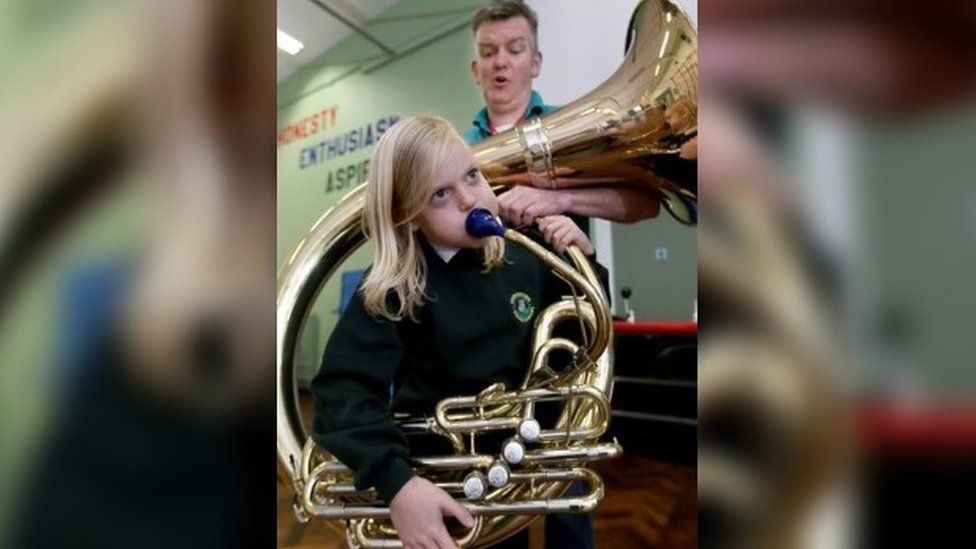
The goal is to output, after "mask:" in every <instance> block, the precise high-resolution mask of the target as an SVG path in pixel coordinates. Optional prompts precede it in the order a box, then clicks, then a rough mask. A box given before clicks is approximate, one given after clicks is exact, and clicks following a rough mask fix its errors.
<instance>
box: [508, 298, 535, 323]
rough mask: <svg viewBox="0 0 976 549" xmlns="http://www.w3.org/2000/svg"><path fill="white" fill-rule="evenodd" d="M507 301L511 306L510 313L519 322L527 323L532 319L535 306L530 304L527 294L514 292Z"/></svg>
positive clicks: (530, 300)
mask: <svg viewBox="0 0 976 549" xmlns="http://www.w3.org/2000/svg"><path fill="white" fill-rule="evenodd" d="M508 301H509V303H511V304H512V313H513V314H515V318H517V319H518V321H519V322H528V321H529V319H530V318H532V313H534V312H535V305H533V304H532V298H531V297H529V295H528V294H525V293H522V292H515V293H514V294H512V297H511V298H510V299H509V300H508Z"/></svg>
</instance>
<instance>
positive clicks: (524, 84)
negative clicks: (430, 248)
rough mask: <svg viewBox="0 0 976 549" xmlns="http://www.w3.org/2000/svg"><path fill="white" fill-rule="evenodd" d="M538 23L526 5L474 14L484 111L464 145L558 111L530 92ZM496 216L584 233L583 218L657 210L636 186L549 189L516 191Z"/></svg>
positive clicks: (537, 64)
mask: <svg viewBox="0 0 976 549" xmlns="http://www.w3.org/2000/svg"><path fill="white" fill-rule="evenodd" d="M538 26H539V24H538V19H537V18H536V15H535V12H534V11H532V9H531V8H530V7H528V6H526V5H525V4H524V3H522V2H519V1H513V0H502V1H495V2H491V3H489V4H488V5H486V6H485V7H483V8H481V9H480V10H479V11H478V13H477V14H475V17H474V22H473V24H472V29H473V30H474V35H475V59H474V60H472V61H471V74H472V76H474V80H475V82H476V83H477V84H478V86H479V87H480V88H481V90H482V94H483V96H484V98H485V108H483V109H481V110H480V111H479V112H478V113H477V114H476V115H475V118H474V120H473V121H472V123H473V127H472V128H470V129H469V130H468V131H467V132H465V139H467V141H468V143H472V144H473V143H477V142H478V141H481V140H482V139H485V138H486V137H489V136H491V135H494V134H495V133H498V132H501V131H505V130H507V129H509V128H511V127H513V126H515V125H516V124H519V123H520V122H522V121H523V120H526V119H528V118H531V117H533V116H541V115H543V114H546V113H548V112H550V111H553V110H555V109H556V107H553V106H550V105H546V104H545V103H544V102H543V101H542V96H540V95H539V94H538V92H535V91H533V90H532V79H533V78H535V77H537V76H539V70H540V68H541V67H542V53H541V52H540V51H539V49H538ZM499 206H500V212H499V213H500V214H501V216H502V218H503V219H504V220H505V221H506V222H507V223H508V224H510V225H514V226H516V227H522V226H526V225H529V224H531V223H532V222H533V220H534V219H535V218H537V217H541V216H545V215H555V214H569V215H570V216H571V217H573V218H574V219H575V220H576V222H577V223H579V224H580V226H581V227H583V229H584V230H586V229H587V228H588V225H589V223H588V221H587V220H586V219H585V217H581V216H587V217H599V218H602V219H608V220H610V221H619V222H623V223H633V222H635V221H639V220H641V219H649V218H652V217H655V216H656V215H657V214H658V211H659V210H660V202H659V199H658V197H657V195H656V194H655V193H654V192H653V191H651V190H648V189H641V188H637V187H622V188H617V187H588V188H578V189H564V190H549V189H537V188H533V187H516V188H513V189H512V190H510V191H508V192H506V193H504V194H502V195H501V196H500V197H499Z"/></svg>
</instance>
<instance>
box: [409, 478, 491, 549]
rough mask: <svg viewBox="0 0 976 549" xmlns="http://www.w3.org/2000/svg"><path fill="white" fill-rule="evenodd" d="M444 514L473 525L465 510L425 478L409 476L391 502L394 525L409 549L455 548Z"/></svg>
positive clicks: (469, 515) (470, 525)
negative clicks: (410, 477) (445, 524)
mask: <svg viewBox="0 0 976 549" xmlns="http://www.w3.org/2000/svg"><path fill="white" fill-rule="evenodd" d="M444 515H452V516H454V518H456V519H458V521H460V522H461V524H463V525H464V526H465V527H467V528H471V527H472V526H474V517H472V516H471V513H469V512H468V510H467V509H465V508H464V507H462V506H461V504H460V503H458V502H457V501H455V500H454V498H452V497H451V496H449V495H447V492H445V491H444V490H441V489H440V488H438V487H437V486H434V484H433V483H431V482H430V481H429V480H427V479H425V478H421V477H413V478H412V479H410V480H409V481H408V482H407V483H406V484H404V485H403V488H400V491H399V492H397V494H396V496H394V497H393V501H391V502H390V518H391V519H392V520H393V526H395V527H396V530H397V535H398V536H399V537H400V541H402V542H403V546H404V547H405V548H408V549H413V548H421V547H423V548H438V549H448V548H456V547H457V545H455V543H454V540H453V539H451V536H450V534H448V533H447V527H445V526H444V518H443V517H444Z"/></svg>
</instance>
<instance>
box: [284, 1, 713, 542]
mask: <svg viewBox="0 0 976 549" xmlns="http://www.w3.org/2000/svg"><path fill="white" fill-rule="evenodd" d="M627 42H628V48H627V53H626V58H625V61H624V63H623V64H622V65H621V67H620V68H619V69H618V70H617V71H616V73H615V74H614V75H613V76H612V77H611V78H610V79H609V80H608V81H607V82H605V83H604V84H602V85H601V86H599V87H598V88H597V89H595V90H594V91H593V92H590V93H589V94H587V95H585V96H584V97H582V98H581V99H579V100H577V101H574V102H573V103H572V104H570V105H567V106H565V107H563V108H561V109H559V110H557V111H556V112H553V113H551V114H549V115H547V116H545V117H542V118H541V119H538V118H537V119H532V120H529V121H527V122H526V123H524V124H522V125H520V126H518V127H516V128H513V129H512V130H509V131H507V132H505V133H503V134H500V135H497V136H494V137H493V138H491V139H488V140H486V141H484V142H482V143H480V144H479V145H477V146H476V147H475V148H474V156H475V161H476V162H477V163H478V166H479V168H481V169H482V171H483V173H484V174H485V176H486V177H487V178H488V179H489V181H490V182H491V183H492V184H494V185H496V186H497V187H507V186H510V185H513V184H536V185H544V186H547V187H550V188H565V187H573V186H582V185H607V184H635V185H646V186H649V187H650V188H653V189H655V190H656V191H657V192H658V193H659V194H660V196H661V198H662V203H664V204H665V205H666V207H667V208H668V210H669V211H670V212H671V213H672V215H674V216H675V218H676V219H678V220H679V221H682V222H685V223H694V222H695V221H696V211H695V210H696V202H697V194H696V193H697V182H696V181H693V182H687V181H685V182H683V184H679V183H676V182H674V181H670V180H668V179H666V178H665V177H663V176H662V175H661V172H664V171H666V170H664V169H662V168H664V167H665V166H667V163H668V162H669V161H671V160H673V159H674V158H676V157H677V151H675V150H673V149H671V148H668V147H666V146H664V145H663V143H664V142H665V140H664V138H665V137H666V136H667V135H669V133H670V132H669V131H668V130H667V128H666V126H665V124H664V115H663V114H664V113H663V110H662V107H666V106H668V105H669V104H670V103H671V102H673V101H675V100H677V99H678V98H681V97H683V98H691V99H695V98H696V96H697V72H696V71H697V40H696V38H695V32H694V30H693V27H692V26H691V24H690V23H689V21H688V19H687V17H686V16H685V15H684V14H683V13H682V12H681V10H680V9H679V8H678V7H677V6H676V5H675V4H673V3H672V2H670V1H668V0H645V1H643V2H641V3H640V4H639V5H638V6H637V8H636V10H635V12H634V15H633V17H632V20H631V24H630V28H629V33H628V41H627ZM364 196H365V193H364V186H362V185H361V186H360V187H358V188H356V189H354V190H353V191H351V192H350V193H349V194H348V195H346V196H345V197H344V198H343V199H342V200H340V201H339V202H338V203H337V204H336V205H335V206H333V207H332V208H330V209H329V210H328V211H326V212H325V214H323V215H322V217H320V218H319V220H318V221H317V222H316V223H315V225H314V226H313V227H312V228H311V230H310V231H309V233H308V234H306V235H305V237H304V238H303V239H302V241H301V242H300V243H299V245H298V246H297V247H296V249H295V250H294V251H293V252H292V253H291V255H290V256H289V258H288V260H287V261H286V263H285V264H284V265H283V266H282V267H281V270H280V271H279V277H278V299H277V332H276V338H277V409H278V455H279V458H280V461H281V464H282V466H283V467H284V469H285V470H286V471H287V473H288V474H289V475H290V476H291V478H292V481H293V485H294V489H295V493H296V501H295V506H294V508H295V512H296V515H297V516H298V517H299V519H300V520H307V519H308V518H310V517H312V516H317V517H321V518H325V519H330V520H336V519H339V520H344V521H345V528H346V534H347V538H348V540H349V542H350V545H352V546H354V547H359V546H378V545H382V546H396V545H397V544H398V540H397V539H396V532H395V531H394V530H393V529H392V526H391V524H390V523H389V521H388V520H386V518H387V517H388V516H389V509H388V508H387V507H385V506H383V505H380V504H377V503H376V501H375V492H373V491H372V490H367V491H356V489H355V487H354V486H353V484H352V475H351V471H349V469H348V468H346V467H345V466H343V465H342V464H341V463H338V462H337V461H336V460H334V459H333V458H332V457H331V456H329V455H328V454H327V453H326V452H325V451H324V450H322V449H321V448H319V447H318V446H317V445H315V443H314V442H313V441H312V440H311V439H310V438H309V437H308V433H307V431H306V430H305V427H304V426H303V424H302V420H301V417H300V413H299V407H298V397H297V390H296V383H295V356H296V352H297V346H298V341H299V340H300V335H301V330H302V326H303V324H304V321H305V319H306V317H307V316H308V313H309V311H310V309H311V306H312V303H313V302H314V300H315V297H316V295H317V294H318V292H319V291H320V289H321V287H322V286H323V285H324V283H325V282H326V280H328V278H329V277H330V276H331V275H332V274H333V273H334V272H335V270H336V269H337V267H338V266H339V265H340V264H341V263H342V262H343V261H344V260H345V259H346V258H347V257H349V255H350V254H352V253H353V252H354V251H355V250H356V249H357V248H358V247H359V246H361V245H362V244H363V242H364V240H365V238H364V235H363V232H362V228H361V217H362V213H363V204H364ZM505 238H506V239H509V240H510V241H512V242H515V243H517V244H519V245H523V246H525V247H527V248H528V249H529V250H530V251H532V252H533V253H535V254H536V255H538V256H539V257H540V258H541V259H542V260H543V261H544V262H545V263H546V264H547V265H548V266H549V267H550V268H551V269H552V270H553V271H554V272H555V273H557V274H558V275H559V276H561V277H562V278H563V279H564V280H566V281H567V283H569V285H570V287H571V288H572V290H573V297H569V298H566V299H564V300H563V301H561V302H559V303H556V304H554V305H552V306H551V307H549V308H547V309H546V310H545V311H542V312H541V313H540V315H539V317H538V320H537V323H536V328H535V337H534V340H533V344H532V350H533V354H532V359H531V362H530V367H529V371H528V373H527V374H526V376H525V378H524V382H523V384H522V386H521V387H518V388H515V389H507V388H505V387H501V386H491V387H488V388H486V389H485V390H483V391H482V392H481V393H480V394H478V395H467V396H459V397H456V398H449V399H445V400H443V401H441V402H440V403H439V405H438V406H437V409H436V411H435V412H436V413H435V415H434V416H433V417H430V418H408V417H397V420H398V421H399V424H400V426H401V428H402V429H404V431H405V432H411V431H414V432H427V433H435V434H439V435H442V436H444V437H446V438H447V440H448V441H450V443H451V445H452V447H453V448H454V450H455V454H454V455H450V456H443V457H440V456H435V457H427V458H418V459H417V463H418V472H419V473H420V474H422V475H424V476H425V477H426V478H428V480H431V481H432V482H435V483H436V484H438V485H439V486H441V487H442V488H443V489H445V490H446V491H448V492H449V493H454V494H458V495H460V494H464V496H463V497H464V498H465V499H463V500H462V504H463V505H465V506H466V507H467V508H468V510H469V511H471V512H472V514H474V515H475V516H476V525H475V527H474V528H473V529H472V530H471V531H469V532H468V533H467V534H466V535H465V537H464V538H462V539H460V540H456V541H457V542H458V544H459V545H461V546H482V545H486V544H490V543H494V542H497V541H500V540H502V539H504V538H506V537H508V536H510V535H512V534H514V533H516V532H518V531H519V530H521V529H522V528H524V527H525V526H527V525H528V524H529V523H530V522H531V521H532V520H533V519H535V518H537V517H538V516H539V515H542V514H546V513H553V512H588V511H590V510H592V509H593V508H594V507H595V506H596V505H597V504H598V503H599V501H600V500H601V499H602V497H603V484H602V482H601V480H600V479H599V477H598V476H597V475H596V474H594V473H593V472H592V471H591V470H589V469H587V468H586V467H584V465H585V463H586V462H588V461H590V460H594V459H603V458H609V457H613V456H616V455H618V454H619V453H620V451H621V449H620V446H619V445H617V444H616V443H615V442H600V441H599V437H600V436H601V435H602V434H603V433H604V431H605V430H606V428H607V425H608V422H609V417H610V409H609V401H610V396H611V391H612V379H613V377H612V363H611V360H610V354H609V352H608V349H610V348H611V347H612V331H611V323H610V313H609V307H608V300H607V297H606V295H605V293H604V292H603V289H602V286H601V283H600V281H599V279H598V277H597V276H596V274H595V273H594V271H593V269H592V268H591V267H590V265H589V263H588V262H587V261H586V259H585V257H583V255H582V254H581V252H579V250H571V251H570V252H569V257H570V260H571V263H572V265H570V264H567V263H566V262H565V261H563V260H562V259H560V258H558V257H556V256H555V255H554V254H552V253H551V252H548V251H547V250H545V249H544V248H542V247H541V246H538V245H537V244H535V243H534V242H533V241H531V240H530V239H528V238H526V237H525V236H523V235H521V234H520V233H517V232H514V231H511V230H509V231H506V232H505ZM574 320H575V321H576V322H579V323H580V324H581V328H582V330H581V332H582V333H583V334H584V338H583V339H584V341H582V342H581V343H576V342H574V341H571V340H568V339H565V338H561V337H553V329H554V327H555V326H556V325H557V324H559V323H561V322H564V321H574ZM553 352H560V353H569V354H571V355H572V356H573V364H572V365H571V366H570V367H569V368H567V369H565V370H564V371H563V372H561V373H556V372H554V371H553V370H552V369H551V368H550V367H549V365H548V362H549V356H550V355H551V353H553ZM544 401H556V402H561V403H562V404H563V407H562V413H561V415H560V416H559V419H558V420H557V421H556V423H555V425H554V426H552V427H551V428H544V427H543V426H540V425H539V424H538V422H537V421H536V420H535V416H534V410H535V405H536V403H539V402H544ZM497 430H510V431H513V434H514V433H518V435H517V436H516V437H515V438H514V439H513V440H511V441H509V442H510V443H511V444H512V446H509V445H508V443H506V446H505V448H503V450H502V451H501V452H500V455H499V456H491V455H484V454H477V453H474V452H473V451H471V448H469V447H467V445H466V444H465V442H466V438H467V437H474V436H477V435H479V434H482V433H486V432H489V431H497ZM508 450H511V451H510V452H509V451H508ZM574 481H581V482H583V483H585V484H586V485H587V486H588V487H589V492H588V493H587V494H586V495H584V496H580V497H574V498H564V497H562V495H563V493H564V492H565V490H566V489H567V488H568V486H569V484H570V483H572V482H574Z"/></svg>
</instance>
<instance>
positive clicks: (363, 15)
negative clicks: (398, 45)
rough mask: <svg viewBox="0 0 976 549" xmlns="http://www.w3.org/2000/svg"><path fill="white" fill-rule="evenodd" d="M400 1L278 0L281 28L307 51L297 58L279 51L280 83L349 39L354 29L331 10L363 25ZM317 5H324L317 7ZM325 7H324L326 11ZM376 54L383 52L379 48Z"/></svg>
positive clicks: (279, 24) (301, 52)
mask: <svg viewBox="0 0 976 549" xmlns="http://www.w3.org/2000/svg"><path fill="white" fill-rule="evenodd" d="M398 1H399V0H278V28H279V29H281V30H283V31H285V32H287V33H288V34H290V35H292V36H294V37H295V38H297V39H298V40H299V41H301V42H302V43H303V44H305V49H303V50H302V51H300V52H298V55H288V54H287V53H285V52H283V51H281V50H278V82H279V83H280V82H281V81H282V80H284V79H285V78H288V77H289V76H291V75H292V74H294V73H295V71H297V70H298V69H299V68H301V67H302V66H303V65H306V64H308V63H311V62H312V61H314V60H315V59H316V58H318V57H319V56H320V55H321V54H322V52H324V51H325V50H327V49H329V48H330V47H332V46H333V45H335V44H336V43H338V42H339V41H340V40H342V39H343V38H345V37H346V36H348V35H349V34H350V33H352V32H353V30H352V29H351V28H350V27H349V25H347V24H346V23H344V22H342V21H341V20H340V19H338V18H337V17H335V16H334V15H332V14H331V13H329V11H328V9H325V8H329V9H332V10H334V11H335V12H337V13H338V14H340V15H341V16H342V17H344V18H345V19H347V20H348V21H350V22H351V23H353V24H355V25H359V26H362V25H364V24H365V23H366V22H368V21H369V20H371V19H373V18H374V17H376V16H377V15H378V14H379V13H380V12H382V11H383V10H385V9H386V8H388V7H390V6H392V5H393V4H396V3H397V2H398ZM318 4H321V6H320V5H318ZM322 6H325V8H323V7H322ZM377 52H380V50H379V48H377Z"/></svg>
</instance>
